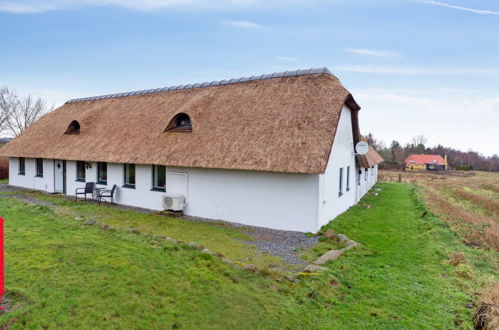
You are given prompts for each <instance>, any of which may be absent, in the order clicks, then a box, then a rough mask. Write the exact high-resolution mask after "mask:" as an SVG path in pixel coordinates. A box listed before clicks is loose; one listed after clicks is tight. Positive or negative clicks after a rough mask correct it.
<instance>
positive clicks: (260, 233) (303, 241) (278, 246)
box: [243, 226, 318, 265]
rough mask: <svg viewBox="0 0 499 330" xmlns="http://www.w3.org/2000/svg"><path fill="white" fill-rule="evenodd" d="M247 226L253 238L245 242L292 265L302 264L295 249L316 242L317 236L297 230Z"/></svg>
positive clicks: (304, 247)
mask: <svg viewBox="0 0 499 330" xmlns="http://www.w3.org/2000/svg"><path fill="white" fill-rule="evenodd" d="M243 227H247V229H246V230H245V231H246V232H247V233H248V235H250V236H252V237H253V238H254V240H252V241H248V242H246V243H247V244H250V245H255V246H256V247H257V248H258V249H259V250H260V251H263V252H266V253H268V254H271V255H275V256H278V257H281V258H283V259H284V260H286V261H287V262H289V263H291V264H293V265H304V264H306V262H305V261H304V260H302V259H301V258H300V257H299V256H298V255H297V253H296V251H297V250H301V249H308V248H310V247H312V246H313V245H314V244H316V243H317V240H318V237H317V236H312V237H307V235H305V234H304V233H301V232H297V231H285V230H275V229H269V228H262V227H248V226H243Z"/></svg>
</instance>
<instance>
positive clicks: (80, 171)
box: [76, 161, 85, 182]
mask: <svg viewBox="0 0 499 330" xmlns="http://www.w3.org/2000/svg"><path fill="white" fill-rule="evenodd" d="M76 181H81V182H85V162H82V161H77V162H76Z"/></svg>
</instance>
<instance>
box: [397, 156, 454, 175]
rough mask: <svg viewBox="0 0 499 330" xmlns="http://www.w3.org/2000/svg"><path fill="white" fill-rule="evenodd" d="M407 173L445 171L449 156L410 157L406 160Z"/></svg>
mask: <svg viewBox="0 0 499 330" xmlns="http://www.w3.org/2000/svg"><path fill="white" fill-rule="evenodd" d="M404 169H405V170H406V171H445V170H446V169H447V156H445V157H442V156H440V155H409V157H407V158H406V160H405V167H404Z"/></svg>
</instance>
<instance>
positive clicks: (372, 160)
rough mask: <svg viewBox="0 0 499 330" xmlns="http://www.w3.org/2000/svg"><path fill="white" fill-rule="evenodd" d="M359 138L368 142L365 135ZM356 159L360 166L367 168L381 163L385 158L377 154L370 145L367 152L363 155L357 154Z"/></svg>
mask: <svg viewBox="0 0 499 330" xmlns="http://www.w3.org/2000/svg"><path fill="white" fill-rule="evenodd" d="M360 140H361V141H366V142H369V141H368V140H367V138H366V137H365V136H361V137H360ZM357 161H358V162H359V165H360V166H362V167H364V168H368V167H371V166H374V165H377V164H379V163H382V162H384V161H385V160H384V159H383V157H381V156H380V155H379V154H378V152H377V151H376V149H374V147H373V146H371V145H370V146H369V150H368V151H367V153H366V154H365V155H363V156H357Z"/></svg>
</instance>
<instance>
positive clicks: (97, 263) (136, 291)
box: [0, 184, 497, 329]
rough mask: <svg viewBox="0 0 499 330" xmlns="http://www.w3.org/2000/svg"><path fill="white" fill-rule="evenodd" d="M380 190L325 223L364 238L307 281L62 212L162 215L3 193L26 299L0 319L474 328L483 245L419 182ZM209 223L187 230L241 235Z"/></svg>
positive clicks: (10, 262)
mask: <svg viewBox="0 0 499 330" xmlns="http://www.w3.org/2000/svg"><path fill="white" fill-rule="evenodd" d="M380 187H381V188H382V191H381V192H380V195H379V196H372V195H369V196H367V197H366V198H365V200H364V201H363V203H367V204H370V205H372V208H369V209H367V208H362V207H358V206H356V207H352V208H351V209H350V210H349V211H348V212H347V213H345V214H343V215H341V216H340V217H339V218H337V219H336V220H335V221H333V222H332V223H331V224H329V225H328V226H326V227H325V228H324V230H325V229H327V228H333V229H334V230H335V231H336V232H337V233H344V234H346V235H347V236H348V237H350V238H352V239H354V240H356V241H358V242H360V243H361V244H362V245H361V246H360V247H357V248H355V249H352V250H349V251H348V252H346V253H345V255H344V256H342V257H341V258H340V259H339V260H337V261H335V262H330V263H328V264H326V266H327V267H328V270H327V271H325V272H324V273H323V274H321V275H317V276H304V277H301V279H300V282H298V283H291V282H289V281H286V280H284V281H282V280H279V281H277V280H275V278H276V277H275V276H273V275H272V274H270V275H269V274H268V273H267V272H263V273H259V274H250V273H248V272H244V271H241V270H238V269H236V268H234V267H232V266H229V265H227V264H224V263H223V262H221V261H220V260H219V259H218V258H216V257H212V256H209V255H205V254H202V253H200V252H199V251H196V250H194V249H189V248H182V247H180V246H177V245H172V244H169V243H167V242H162V243H160V242H157V241H154V240H152V239H149V238H144V237H142V236H140V235H135V234H133V233H129V232H125V231H122V230H112V231H109V230H101V229H99V228H98V227H96V226H85V225H83V222H82V221H77V220H74V215H73V214H72V213H65V211H64V210H65V208H76V209H77V210H78V212H81V213H84V214H85V215H87V212H88V215H90V214H93V215H95V216H98V217H109V218H114V217H115V218H116V219H115V220H112V219H107V221H111V220H112V221H115V222H116V223H118V222H119V221H123V222H125V223H126V225H127V226H128V223H133V224H134V226H137V227H138V226H141V224H140V222H141V221H146V222H148V223H153V222H154V221H155V220H151V219H153V218H154V216H149V215H144V214H137V213H134V214H135V216H136V217H137V218H136V219H135V217H134V216H132V215H130V214H128V213H126V214H123V213H121V212H125V211H120V210H115V211H110V210H108V208H101V210H105V211H106V212H110V213H106V214H107V215H105V214H100V213H98V212H97V210H95V209H94V208H93V207H92V206H90V205H88V204H83V203H80V204H75V205H74V206H71V205H65V203H66V202H65V201H60V203H61V205H62V206H63V207H61V208H59V207H60V206H59V205H57V206H56V207H55V208H56V209H57V213H54V212H53V210H52V209H51V208H49V207H44V206H28V205H26V204H24V203H21V202H19V201H15V200H11V199H9V200H8V199H0V214H2V215H3V216H4V217H6V219H7V220H6V238H7V239H6V271H7V273H6V278H7V284H6V288H7V290H8V291H9V294H10V296H14V297H17V298H16V299H17V301H18V302H19V303H16V304H14V306H13V310H12V311H10V312H9V313H7V314H5V315H2V316H0V324H7V323H9V322H10V323H9V324H10V326H11V328H22V327H29V328H43V327H48V328H55V327H62V328H82V329H88V328H123V329H125V328H172V327H173V328H177V327H180V328H218V329H220V328H238V329H239V328H244V329H254V328H270V329H278V328H279V329H280V328H293V329H300V328H307V329H309V328H335V329H366V328H367V329H374V328H378V329H379V328H383V329H385V328H392V329H401V328H407V329H409V328H410V329H414V328H451V327H454V326H455V325H456V324H460V325H461V326H462V327H463V328H471V327H472V325H471V316H472V313H473V310H472V309H469V308H466V305H467V304H469V303H470V302H472V301H473V298H471V293H472V292H473V291H474V290H475V289H476V288H477V287H479V286H480V285H481V284H482V283H479V282H477V281H475V279H476V278H479V279H480V280H481V279H485V278H494V277H495V276H497V275H496V274H497V268H496V267H497V265H494V264H492V263H490V262H487V261H486V260H488V259H485V257H484V256H483V255H482V254H483V253H484V252H482V251H480V250H475V249H471V248H468V247H466V246H465V245H464V244H462V243H460V242H459V237H457V236H456V234H454V233H452V232H451V231H450V230H449V228H448V227H447V226H446V225H445V224H444V223H443V222H442V221H440V220H438V219H437V218H436V217H435V216H434V215H433V214H432V213H430V212H428V211H427V210H426V209H425V208H424V206H423V205H422V204H421V202H420V201H419V200H418V199H417V198H416V195H415V192H414V188H413V187H412V186H410V185H405V184H381V185H380ZM58 203H59V202H58ZM66 210H67V209H66ZM114 212H116V213H114ZM126 212H130V213H133V212H131V211H126ZM161 219H162V220H163V221H165V218H164V217H161ZM175 220H177V221H179V222H180V223H179V224H177V223H175V222H173V221H172V222H170V220H168V221H166V222H167V223H168V224H170V223H172V224H171V225H164V229H163V230H165V231H169V233H170V236H172V237H175V235H176V234H179V235H180V233H181V231H180V230H179V229H175V228H176V227H177V226H180V225H181V224H185V225H186V226H187V227H188V226H189V225H188V223H185V222H183V221H181V220H179V219H175ZM107 221H106V222H107ZM203 225H204V226H206V227H195V228H194V227H193V228H192V229H190V230H191V231H192V233H194V232H195V231H196V230H204V231H206V233H209V232H211V233H212V234H213V235H220V237H222V236H223V235H226V236H225V237H232V235H235V237H240V236H239V235H241V233H233V232H231V230H230V228H224V227H223V226H216V225H212V224H203ZM155 226H156V225H155ZM155 226H154V227H153V226H152V225H151V226H150V227H148V228H149V229H150V230H153V229H154V228H156V227H155ZM158 226H159V227H158V228H163V227H162V225H158ZM210 227H214V228H216V229H214V231H211V229H210ZM196 228H197V229H196ZM175 230H178V232H175ZM219 231H220V233H219ZM221 232H226V233H225V234H222V233H221ZM156 234H158V233H156ZM199 235H201V233H200V234H199ZM207 235H208V234H207ZM175 238H178V237H175ZM233 241H234V240H232V241H227V242H226V243H225V245H228V246H230V245H231V244H233V243H232V242H233ZM236 241H237V240H236ZM456 251H459V252H463V253H464V255H465V256H466V259H467V264H466V265H464V266H461V265H460V266H458V267H455V266H452V265H450V263H449V262H448V257H449V255H451V254H452V253H453V252H456ZM470 273H472V274H471V275H473V276H468V275H470ZM477 274H479V275H480V276H479V277H477V276H474V275H477ZM279 278H280V277H279ZM21 302H22V303H21Z"/></svg>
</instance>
